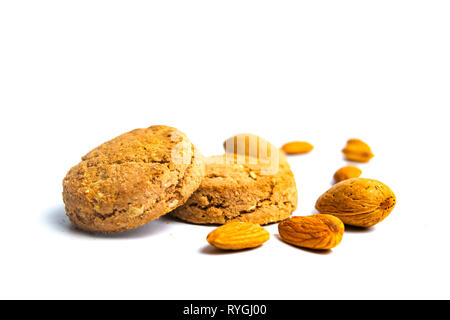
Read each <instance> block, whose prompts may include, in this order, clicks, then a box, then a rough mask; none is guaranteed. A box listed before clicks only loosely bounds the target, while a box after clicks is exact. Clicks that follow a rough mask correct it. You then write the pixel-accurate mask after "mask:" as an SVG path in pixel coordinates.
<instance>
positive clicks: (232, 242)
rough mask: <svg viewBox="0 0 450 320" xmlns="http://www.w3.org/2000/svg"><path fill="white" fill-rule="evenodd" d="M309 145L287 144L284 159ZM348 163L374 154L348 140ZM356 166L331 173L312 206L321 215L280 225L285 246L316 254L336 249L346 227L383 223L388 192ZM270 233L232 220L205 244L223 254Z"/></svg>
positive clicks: (259, 242)
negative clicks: (331, 179)
mask: <svg viewBox="0 0 450 320" xmlns="http://www.w3.org/2000/svg"><path fill="white" fill-rule="evenodd" d="M312 149H313V146H312V145H311V144H309V143H307V142H300V141H295V142H290V143H287V144H285V145H284V146H283V147H282V148H281V150H282V151H284V153H286V154H288V155H295V154H303V153H308V152H310V151H311V150H312ZM342 152H343V153H344V157H345V159H346V160H348V161H353V162H363V163H364V162H368V161H369V160H370V159H371V158H372V157H373V153H372V151H371V149H370V147H369V145H367V144H366V143H365V142H363V141H361V140H359V139H350V140H348V142H347V145H346V146H345V148H344V149H343V150H342ZM361 173H362V172H361V170H360V169H359V168H357V167H355V166H346V167H343V168H340V169H339V170H337V171H336V173H335V174H334V180H335V182H336V184H335V185H334V186H333V187H331V188H330V189H329V190H328V191H326V192H325V193H324V194H322V195H321V196H320V197H319V199H318V200H317V202H316V205H315V207H316V209H317V211H318V212H319V214H315V215H312V216H306V217H301V216H295V217H291V218H288V219H286V220H284V221H282V222H280V223H279V225H278V231H279V234H280V237H281V238H282V239H283V240H284V241H285V242H287V243H289V244H292V245H295V246H299V247H304V248H310V249H316V250H327V249H331V248H334V247H336V246H337V245H338V244H339V243H340V242H341V241H342V236H343V234H344V224H345V225H350V226H356V227H364V228H367V227H371V226H374V225H376V224H377V223H379V222H381V221H382V220H384V219H385V218H386V217H387V216H388V215H389V214H390V213H391V211H392V209H393V208H394V206H395V202H396V198H395V195H394V193H393V192H392V190H391V189H390V188H389V187H388V186H386V185H385V184H383V183H382V182H380V181H377V180H373V179H366V178H360V175H361ZM269 237H270V235H269V232H268V231H267V230H266V229H264V228H263V227H261V226H260V225H258V224H254V223H250V222H230V223H227V224H225V225H223V226H220V227H218V228H217V229H215V230H214V231H212V232H211V233H210V234H209V235H208V237H207V241H208V242H209V243H210V244H211V245H213V246H214V247H217V248H220V249H224V250H241V249H247V248H254V247H257V246H260V245H262V244H263V243H264V242H266V241H267V240H268V239H269Z"/></svg>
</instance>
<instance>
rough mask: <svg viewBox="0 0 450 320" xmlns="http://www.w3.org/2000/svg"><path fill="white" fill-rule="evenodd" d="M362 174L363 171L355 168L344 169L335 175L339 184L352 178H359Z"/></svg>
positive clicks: (347, 167) (335, 179)
mask: <svg viewBox="0 0 450 320" xmlns="http://www.w3.org/2000/svg"><path fill="white" fill-rule="evenodd" d="M361 173H362V171H361V169H359V168H357V167H354V166H346V167H342V168H340V169H339V170H338V171H336V173H335V174H334V181H335V182H336V183H337V182H341V181H344V180H347V179H351V178H358V177H359V176H360V175H361Z"/></svg>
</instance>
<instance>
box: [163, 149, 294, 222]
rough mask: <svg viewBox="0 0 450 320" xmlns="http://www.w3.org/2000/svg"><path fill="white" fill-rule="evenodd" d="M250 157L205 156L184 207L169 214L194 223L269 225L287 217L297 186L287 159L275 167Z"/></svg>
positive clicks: (291, 209)
mask: <svg viewBox="0 0 450 320" xmlns="http://www.w3.org/2000/svg"><path fill="white" fill-rule="evenodd" d="M268 167H270V164H267V163H261V161H258V160H257V159H255V158H253V157H249V156H243V155H236V154H226V155H222V156H213V157H209V158H207V159H206V175H205V178H204V179H203V181H202V183H201V185H200V187H199V188H198V190H197V191H196V192H194V194H193V195H192V196H191V197H190V198H189V200H188V201H187V202H186V204H184V205H183V206H181V207H179V208H178V209H176V210H175V211H174V212H172V213H171V214H172V215H173V216H175V217H177V218H179V219H181V220H184V221H188V222H191V223H197V224H224V223H227V222H229V221H244V222H253V223H258V224H268V223H272V222H277V221H281V220H284V219H286V218H288V217H289V216H290V215H291V213H292V212H293V211H294V210H295V209H296V207H297V199H298V195H297V188H296V184H295V179H294V175H293V173H292V171H291V169H290V167H289V164H288V162H287V161H280V162H279V166H278V170H276V172H271V171H270V170H267V169H268Z"/></svg>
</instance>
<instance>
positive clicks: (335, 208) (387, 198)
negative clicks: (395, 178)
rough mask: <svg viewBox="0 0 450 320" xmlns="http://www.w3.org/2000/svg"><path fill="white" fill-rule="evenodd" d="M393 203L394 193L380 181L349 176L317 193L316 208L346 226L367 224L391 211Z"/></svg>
mask: <svg viewBox="0 0 450 320" xmlns="http://www.w3.org/2000/svg"><path fill="white" fill-rule="evenodd" d="M395 202H396V198H395V195H394V193H393V192H392V190H391V189H390V188H389V187H388V186H387V185H385V184H384V183H382V182H380V181H377V180H373V179H365V178H353V179H348V180H344V181H341V182H339V183H337V184H335V185H334V186H332V187H331V188H330V189H329V190H328V191H327V192H325V193H324V194H323V195H321V196H320V197H319V199H318V200H317V202H316V209H317V211H319V212H320V213H323V214H331V215H333V216H335V217H338V218H339V219H341V220H342V221H343V222H344V223H345V224H348V225H352V226H358V227H371V226H374V225H376V224H377V223H379V222H381V221H383V220H384V219H385V218H386V217H387V216H388V215H389V214H390V213H391V211H392V209H393V208H394V206H395Z"/></svg>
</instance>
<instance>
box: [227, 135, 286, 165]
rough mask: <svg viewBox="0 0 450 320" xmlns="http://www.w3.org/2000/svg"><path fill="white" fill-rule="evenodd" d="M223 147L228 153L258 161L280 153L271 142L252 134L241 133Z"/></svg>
mask: <svg viewBox="0 0 450 320" xmlns="http://www.w3.org/2000/svg"><path fill="white" fill-rule="evenodd" d="M223 147H224V149H225V152H226V153H234V154H239V155H245V156H247V157H248V156H250V157H254V158H258V159H259V158H262V159H266V158H270V157H271V154H272V153H274V152H278V149H277V148H276V147H275V146H274V145H272V144H271V143H270V142H269V141H267V140H265V139H263V138H261V137H259V136H257V135H254V134H251V133H240V134H237V135H234V136H232V137H229V138H228V139H227V140H225V142H224V143H223Z"/></svg>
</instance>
